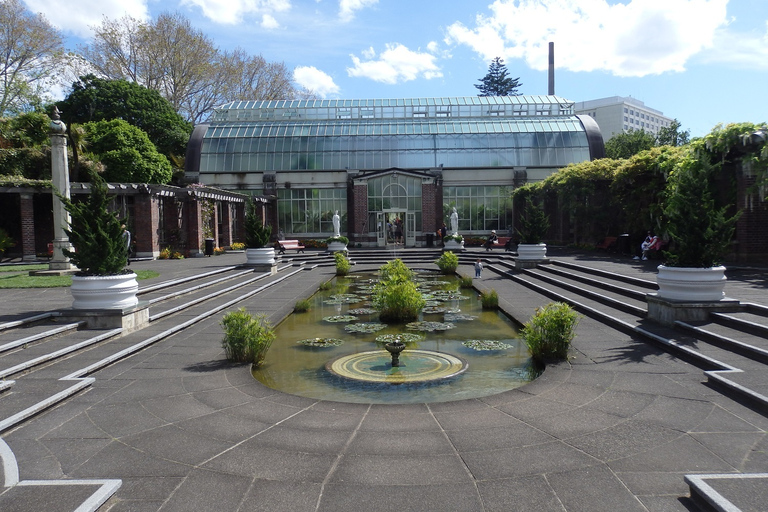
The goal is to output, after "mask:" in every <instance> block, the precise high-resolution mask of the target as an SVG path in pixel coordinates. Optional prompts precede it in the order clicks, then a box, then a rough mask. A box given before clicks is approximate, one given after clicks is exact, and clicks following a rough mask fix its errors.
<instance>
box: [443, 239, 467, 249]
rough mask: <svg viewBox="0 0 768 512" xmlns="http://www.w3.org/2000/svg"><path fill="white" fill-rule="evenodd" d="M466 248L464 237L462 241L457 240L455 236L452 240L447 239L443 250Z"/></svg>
mask: <svg viewBox="0 0 768 512" xmlns="http://www.w3.org/2000/svg"><path fill="white" fill-rule="evenodd" d="M463 250H464V240H463V239H462V240H461V242H457V241H456V240H454V239H453V238H451V239H450V240H446V241H445V244H444V245H443V251H451V252H460V251H463Z"/></svg>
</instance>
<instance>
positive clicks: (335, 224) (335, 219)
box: [333, 210, 341, 236]
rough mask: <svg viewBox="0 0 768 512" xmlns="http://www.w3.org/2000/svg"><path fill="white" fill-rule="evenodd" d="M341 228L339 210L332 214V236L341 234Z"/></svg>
mask: <svg viewBox="0 0 768 512" xmlns="http://www.w3.org/2000/svg"><path fill="white" fill-rule="evenodd" d="M340 229H341V219H339V210H336V213H334V214H333V236H341V234H340V233H339V230H340Z"/></svg>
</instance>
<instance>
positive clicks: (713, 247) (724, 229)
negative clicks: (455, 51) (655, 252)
mask: <svg viewBox="0 0 768 512" xmlns="http://www.w3.org/2000/svg"><path fill="white" fill-rule="evenodd" d="M699 155H700V156H697V155H696V154H695V153H694V152H693V151H692V152H691V153H689V154H688V155H687V156H685V157H684V158H683V159H682V160H681V161H680V162H679V163H678V164H677V165H676V166H675V169H674V171H673V172H672V173H671V174H670V177H669V179H668V181H667V189H666V201H665V205H664V209H663V215H664V220H665V226H666V232H667V234H668V235H669V237H670V239H671V242H672V243H671V245H670V249H669V250H668V251H665V252H664V257H665V263H664V264H663V265H659V267H658V270H659V273H658V275H657V277H656V280H657V283H658V285H659V292H658V297H659V298H662V299H668V300H677V301H686V302H702V301H703V302H708V301H718V300H721V299H722V298H723V297H724V296H725V292H724V289H725V281H726V277H725V267H724V266H722V265H720V263H721V262H722V260H723V258H724V257H725V256H726V255H727V254H728V252H729V250H730V246H731V239H732V237H733V232H734V229H735V227H736V221H737V220H738V218H739V216H740V214H741V212H737V213H736V214H734V215H729V213H728V211H729V206H723V207H717V206H716V204H715V200H714V197H713V188H714V187H715V185H714V183H713V180H712V177H713V175H714V171H715V170H716V169H717V167H716V166H715V165H712V164H711V163H710V162H709V161H708V160H707V159H706V155H704V154H701V153H699Z"/></svg>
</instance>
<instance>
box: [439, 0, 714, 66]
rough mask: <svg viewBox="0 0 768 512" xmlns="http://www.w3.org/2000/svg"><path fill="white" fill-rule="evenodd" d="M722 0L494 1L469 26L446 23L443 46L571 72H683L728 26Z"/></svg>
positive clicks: (486, 57) (485, 56)
mask: <svg viewBox="0 0 768 512" xmlns="http://www.w3.org/2000/svg"><path fill="white" fill-rule="evenodd" d="M727 3H728V0H629V1H625V2H624V3H616V4H615V5H610V4H608V2H607V1H606V0H529V1H516V0H496V1H495V2H494V3H493V4H491V5H490V6H489V9H490V13H489V14H488V15H482V14H481V15H478V16H477V18H476V20H475V26H474V27H473V28H468V27H466V26H465V25H463V24H462V23H460V22H456V23H454V24H453V25H451V26H449V27H448V29H447V32H446V39H445V42H446V43H448V44H463V45H467V46H469V47H470V48H471V49H473V50H474V51H475V52H477V53H478V54H479V55H480V56H481V57H482V58H483V59H484V60H486V61H490V60H492V59H493V58H494V57H502V58H504V59H515V58H517V59H524V60H525V61H526V63H527V64H528V65H529V66H530V67H532V68H534V69H537V70H545V69H546V68H547V63H548V58H547V55H548V53H547V52H548V50H547V47H548V44H549V42H550V41H553V42H554V43H555V63H556V65H557V67H558V68H561V69H567V70H570V71H607V72H610V73H613V74H614V75H617V76H645V75H649V74H659V73H664V72H667V71H683V70H684V69H685V64H686V62H688V60H689V59H691V57H693V56H694V55H697V54H699V53H700V52H702V51H703V50H705V49H708V48H711V47H712V46H713V42H714V38H715V34H716V33H717V30H718V28H719V27H722V26H724V25H725V24H727V16H726V5H727Z"/></svg>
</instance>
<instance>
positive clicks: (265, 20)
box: [261, 14, 280, 30]
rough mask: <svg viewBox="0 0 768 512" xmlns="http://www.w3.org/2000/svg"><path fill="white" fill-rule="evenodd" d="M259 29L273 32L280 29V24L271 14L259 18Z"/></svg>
mask: <svg viewBox="0 0 768 512" xmlns="http://www.w3.org/2000/svg"><path fill="white" fill-rule="evenodd" d="M261 28H266V29H269V30H274V29H277V28H280V23H278V22H277V20H276V19H275V17H274V16H272V15H271V14H265V15H263V16H262V17H261Z"/></svg>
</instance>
